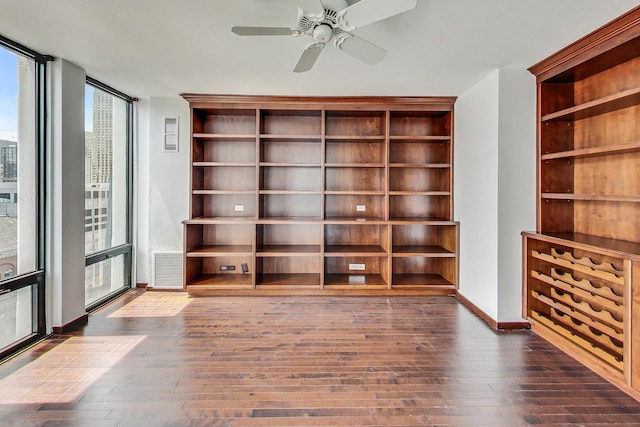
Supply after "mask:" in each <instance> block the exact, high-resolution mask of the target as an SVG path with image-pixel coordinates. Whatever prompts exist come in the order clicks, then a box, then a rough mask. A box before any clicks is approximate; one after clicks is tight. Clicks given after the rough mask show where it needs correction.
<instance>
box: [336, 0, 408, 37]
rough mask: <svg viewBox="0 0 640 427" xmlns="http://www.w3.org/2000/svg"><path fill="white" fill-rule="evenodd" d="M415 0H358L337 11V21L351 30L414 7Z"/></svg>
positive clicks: (345, 29)
mask: <svg viewBox="0 0 640 427" xmlns="http://www.w3.org/2000/svg"><path fill="white" fill-rule="evenodd" d="M416 5H417V0H393V1H390V0H360V1H359V2H357V3H355V4H353V5H351V6H349V7H347V8H345V9H343V10H341V11H340V12H338V16H337V22H338V25H339V26H340V28H342V29H343V30H344V31H351V30H354V29H356V28H360V27H364V26H365V25H369V24H373V23H374V22H378V21H382V20H383V19H387V18H389V17H391V16H394V15H397V14H399V13H402V12H406V11H407V10H411V9H413V8H415V7H416Z"/></svg>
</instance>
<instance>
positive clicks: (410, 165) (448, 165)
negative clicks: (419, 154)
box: [389, 163, 451, 169]
mask: <svg viewBox="0 0 640 427" xmlns="http://www.w3.org/2000/svg"><path fill="white" fill-rule="evenodd" d="M389 167H390V168H425V169H450V168H451V163H389Z"/></svg>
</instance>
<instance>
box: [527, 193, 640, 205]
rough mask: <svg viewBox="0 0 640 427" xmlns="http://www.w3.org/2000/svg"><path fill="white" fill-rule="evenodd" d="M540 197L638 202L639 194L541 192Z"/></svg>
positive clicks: (639, 200)
mask: <svg viewBox="0 0 640 427" xmlns="http://www.w3.org/2000/svg"><path fill="white" fill-rule="evenodd" d="M540 197H541V198H542V199H558V200H583V201H594V202H628V203H640V195H637V196H618V195H615V194H573V193H543V194H541V195H540Z"/></svg>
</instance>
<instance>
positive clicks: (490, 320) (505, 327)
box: [456, 292, 531, 331]
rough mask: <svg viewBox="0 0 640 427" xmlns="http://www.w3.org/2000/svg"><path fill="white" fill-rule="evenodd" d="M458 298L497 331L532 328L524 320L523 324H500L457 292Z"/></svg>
mask: <svg viewBox="0 0 640 427" xmlns="http://www.w3.org/2000/svg"><path fill="white" fill-rule="evenodd" d="M456 298H457V299H458V301H460V302H461V303H462V305H464V306H465V307H467V308H468V309H469V310H471V311H472V312H473V313H474V314H475V315H476V316H478V317H479V318H480V319H482V320H483V321H484V322H485V323H486V324H488V325H489V326H491V327H492V328H493V329H495V330H496V331H502V330H513V329H529V328H531V324H530V323H529V322H527V321H524V320H523V321H522V322H498V321H496V320H494V319H493V317H491V316H489V315H488V314H487V313H485V312H484V311H483V310H481V309H480V307H478V306H477V305H475V304H474V303H472V302H471V301H470V300H469V299H468V298H467V297H465V296H464V295H462V294H461V293H460V292H456Z"/></svg>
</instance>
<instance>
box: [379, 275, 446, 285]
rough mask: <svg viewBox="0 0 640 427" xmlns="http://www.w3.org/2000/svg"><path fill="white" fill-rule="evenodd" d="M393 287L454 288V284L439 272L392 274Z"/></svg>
mask: <svg viewBox="0 0 640 427" xmlns="http://www.w3.org/2000/svg"><path fill="white" fill-rule="evenodd" d="M391 283H392V286H393V287H394V288H406V287H416V286H418V287H422V286H428V287H432V286H433V287H436V286H441V287H444V288H455V285H454V284H453V283H451V282H449V281H448V280H447V279H445V278H444V277H442V276H441V275H439V274H394V275H393V278H392V282H391Z"/></svg>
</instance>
